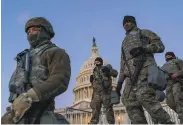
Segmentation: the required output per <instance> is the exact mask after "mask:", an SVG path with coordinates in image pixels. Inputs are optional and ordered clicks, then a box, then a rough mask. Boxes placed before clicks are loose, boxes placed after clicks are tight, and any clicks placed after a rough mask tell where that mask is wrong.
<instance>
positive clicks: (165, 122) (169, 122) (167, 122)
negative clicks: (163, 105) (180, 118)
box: [160, 119, 175, 124]
mask: <svg viewBox="0 0 183 125" xmlns="http://www.w3.org/2000/svg"><path fill="white" fill-rule="evenodd" d="M160 124H175V123H174V122H172V121H171V120H170V119H167V120H166V121H164V122H163V123H160Z"/></svg>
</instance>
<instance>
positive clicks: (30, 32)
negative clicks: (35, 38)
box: [27, 27, 40, 35]
mask: <svg viewBox="0 0 183 125" xmlns="http://www.w3.org/2000/svg"><path fill="white" fill-rule="evenodd" d="M39 32H40V28H38V27H30V28H29V29H28V31H27V35H34V34H38V33H39Z"/></svg>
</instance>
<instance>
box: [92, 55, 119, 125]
mask: <svg viewBox="0 0 183 125" xmlns="http://www.w3.org/2000/svg"><path fill="white" fill-rule="evenodd" d="M95 65H96V67H95V68H94V70H93V75H91V76H90V82H91V83H92V87H93V95H92V100H91V103H90V106H91V108H92V118H91V121H90V123H89V124H97V123H98V122H99V115H100V110H101V106H102V104H103V106H104V110H105V114H106V118H107V121H108V123H109V124H114V123H115V118H114V112H113V108H112V104H111V91H112V79H111V76H113V77H117V75H118V72H117V71H116V70H114V69H112V67H111V65H109V64H108V65H107V66H103V60H102V58H100V57H97V58H96V59H95Z"/></svg>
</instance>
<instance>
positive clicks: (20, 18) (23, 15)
mask: <svg viewBox="0 0 183 125" xmlns="http://www.w3.org/2000/svg"><path fill="white" fill-rule="evenodd" d="M29 18H30V13H29V12H23V13H21V14H19V15H18V17H17V19H16V20H17V23H18V24H21V25H22V24H25V23H26V21H27V20H28V19H29Z"/></svg>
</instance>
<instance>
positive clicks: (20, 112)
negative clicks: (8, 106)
mask: <svg viewBox="0 0 183 125" xmlns="http://www.w3.org/2000/svg"><path fill="white" fill-rule="evenodd" d="M31 104H32V99H31V98H30V97H28V96H27V94H26V93H23V94H21V95H20V96H19V97H18V98H16V99H15V100H14V102H13V104H12V108H13V111H14V113H15V116H14V118H13V121H14V122H15V123H17V122H18V121H19V120H20V119H21V118H22V117H23V116H24V114H25V113H26V112H27V110H28V109H29V108H30V107H31Z"/></svg>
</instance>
